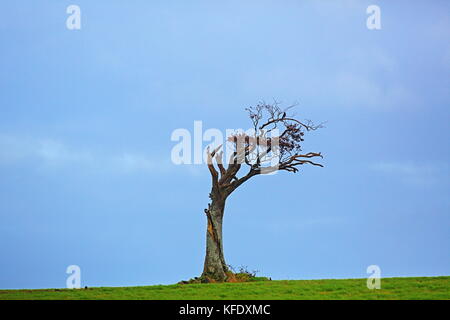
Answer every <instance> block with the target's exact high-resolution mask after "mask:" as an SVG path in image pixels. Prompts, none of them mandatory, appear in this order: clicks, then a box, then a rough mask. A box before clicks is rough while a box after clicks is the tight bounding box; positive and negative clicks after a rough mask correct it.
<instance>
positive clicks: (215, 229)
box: [202, 199, 228, 281]
mask: <svg viewBox="0 0 450 320" xmlns="http://www.w3.org/2000/svg"><path fill="white" fill-rule="evenodd" d="M224 209H225V200H222V199H221V200H213V201H212V202H211V205H210V206H209V208H208V209H206V210H205V213H206V217H207V223H208V224H207V226H208V227H207V230H206V256H205V264H204V267H203V273H202V277H203V278H208V279H213V280H215V281H225V280H226V278H227V275H226V273H227V271H228V268H227V265H226V263H225V258H224V255H223V242H222V221H223V212H224Z"/></svg>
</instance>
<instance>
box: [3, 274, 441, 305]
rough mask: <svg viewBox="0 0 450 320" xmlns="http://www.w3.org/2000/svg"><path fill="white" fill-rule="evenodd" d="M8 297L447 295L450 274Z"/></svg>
mask: <svg viewBox="0 0 450 320" xmlns="http://www.w3.org/2000/svg"><path fill="white" fill-rule="evenodd" d="M6 299H27V300H36V299H45V300H50V299H52V300H53V299H57V300H70V299H82V300H84V299H96V300H98V299H119V300H123V299H132V300H140V299H147V300H165V299H170V300H182V299H190V300H195V299H206V300H212V299H219V300H222V299H229V300H235V299H236V300H240V299H249V300H258V299H283V300H292V299H294V300H297V299H364V300H366V299H371V300H372V299H402V300H404V299H420V300H422V299H446V300H448V299H450V276H446V277H420V278H384V279H382V280H381V289H378V290H377V289H374V290H369V289H367V287H366V279H343V280H277V281H256V282H245V283H208V284H186V285H179V284H175V285H157V286H145V287H117V288H115V287H104V288H88V289H75V290H73V289H72V290H70V289H43V290H0V300H6Z"/></svg>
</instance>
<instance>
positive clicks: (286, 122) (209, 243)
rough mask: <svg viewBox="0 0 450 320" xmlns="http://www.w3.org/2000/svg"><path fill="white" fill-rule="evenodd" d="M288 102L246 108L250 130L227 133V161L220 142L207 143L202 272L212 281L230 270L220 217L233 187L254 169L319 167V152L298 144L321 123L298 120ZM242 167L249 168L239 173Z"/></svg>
mask: <svg viewBox="0 0 450 320" xmlns="http://www.w3.org/2000/svg"><path fill="white" fill-rule="evenodd" d="M291 107H292V106H291ZM291 107H289V108H287V109H284V110H283V109H281V108H280V107H279V104H278V103H277V102H274V103H272V104H266V103H259V104H258V105H256V106H255V107H250V108H247V109H246V110H247V111H248V113H249V116H250V120H251V122H252V125H253V130H252V134H247V133H236V134H234V135H231V136H230V137H228V138H227V143H228V146H230V145H231V150H232V152H231V155H229V160H228V163H227V164H226V163H225V164H224V152H223V150H221V149H224V148H223V147H224V146H222V145H220V146H218V147H217V148H215V149H214V150H211V149H209V148H208V149H207V159H208V161H207V164H208V168H209V171H210V173H211V177H212V188H211V193H210V194H209V197H210V199H211V202H210V203H209V204H208V208H207V209H205V213H206V217H207V232H206V257H205V263H204V269H203V273H202V278H208V279H213V280H215V281H225V280H226V279H227V273H228V272H229V270H228V267H227V264H226V262H225V258H224V254H223V238H222V222H223V215H224V209H225V202H226V200H227V198H228V197H229V196H230V194H231V193H232V192H234V191H235V190H236V189H237V188H238V187H239V186H240V185H242V184H243V183H244V182H246V181H247V180H249V179H250V178H252V177H255V176H257V175H262V174H269V173H273V172H275V171H288V172H294V173H295V172H297V171H298V170H299V168H298V167H299V166H301V165H304V164H310V165H314V166H320V167H322V165H321V164H319V163H316V162H314V161H313V160H312V159H313V158H317V157H320V158H322V155H321V154H320V153H315V152H308V153H302V149H301V143H302V141H303V136H304V134H305V132H307V131H312V130H316V129H318V128H320V127H322V124H320V125H314V124H313V123H312V122H311V121H300V120H298V119H296V118H295V115H288V112H289V109H290V108H291ZM215 165H216V166H215ZM216 167H217V169H216ZM242 167H247V168H248V170H247V171H246V172H245V174H244V175H242V176H241V177H238V172H239V171H240V170H241V168H242Z"/></svg>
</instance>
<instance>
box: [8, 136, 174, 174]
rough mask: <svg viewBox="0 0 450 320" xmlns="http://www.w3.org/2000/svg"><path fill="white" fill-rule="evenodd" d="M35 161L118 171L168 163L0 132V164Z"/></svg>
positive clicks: (158, 167)
mask: <svg viewBox="0 0 450 320" xmlns="http://www.w3.org/2000/svg"><path fill="white" fill-rule="evenodd" d="M29 162H31V163H33V164H34V165H38V166H41V167H45V168H47V169H48V168H73V167H78V168H79V167H83V168H87V169H95V170H99V169H101V170H107V171H113V172H117V173H133V172H147V173H154V172H159V171H161V170H162V169H164V168H165V167H167V164H166V163H165V162H164V161H158V159H156V158H155V157H151V156H148V155H142V154H134V153H130V152H124V153H122V154H107V153H102V152H99V151H92V150H79V149H76V148H73V147H70V146H68V145H67V144H65V143H63V142H62V141H60V140H54V139H33V138H26V137H16V136H8V135H0V165H10V164H15V163H29Z"/></svg>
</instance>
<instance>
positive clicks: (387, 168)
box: [369, 162, 443, 186]
mask: <svg viewBox="0 0 450 320" xmlns="http://www.w3.org/2000/svg"><path fill="white" fill-rule="evenodd" d="M369 167H370V169H371V170H373V171H376V172H379V173H381V174H385V175H389V176H390V177H393V178H396V179H399V180H401V181H402V182H403V183H406V184H409V185H415V186H429V185H432V184H435V183H436V182H438V181H439V177H440V176H442V174H441V173H442V170H443V168H441V167H440V166H438V165H436V164H416V163H412V162H378V163H374V164H371V165H370V166H369Z"/></svg>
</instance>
